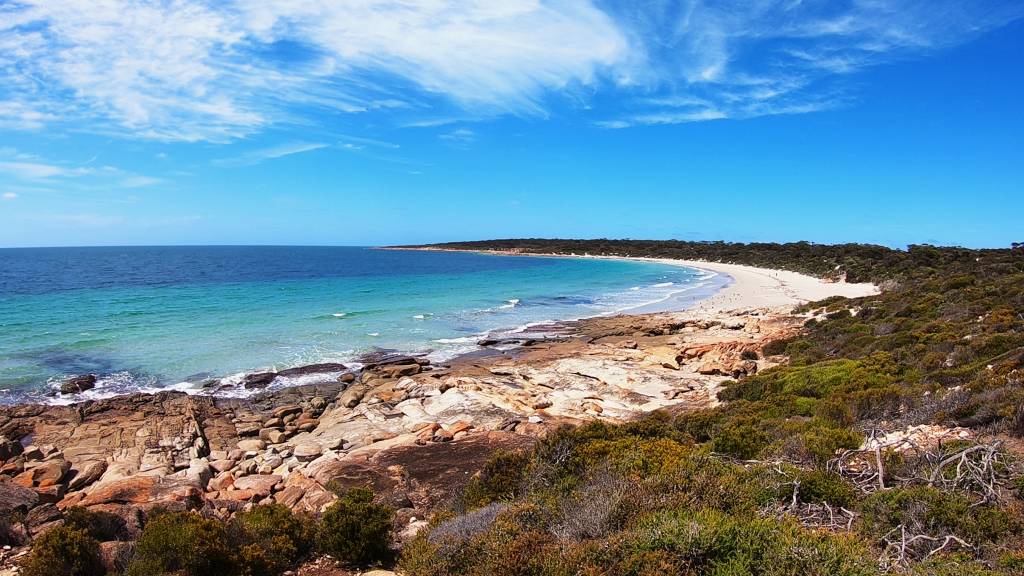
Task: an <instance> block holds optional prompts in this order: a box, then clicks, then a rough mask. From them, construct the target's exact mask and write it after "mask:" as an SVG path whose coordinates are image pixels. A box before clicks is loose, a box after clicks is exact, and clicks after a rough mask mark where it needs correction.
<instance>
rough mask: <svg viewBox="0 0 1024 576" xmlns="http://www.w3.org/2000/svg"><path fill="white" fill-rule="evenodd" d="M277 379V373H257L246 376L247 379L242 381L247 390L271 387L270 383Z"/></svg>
mask: <svg viewBox="0 0 1024 576" xmlns="http://www.w3.org/2000/svg"><path fill="white" fill-rule="evenodd" d="M274 378H277V373H276V372H257V373H255V374H246V376H245V378H244V379H242V386H244V387H245V388H246V389H251V388H266V387H267V386H270V383H271V382H273V381H274Z"/></svg>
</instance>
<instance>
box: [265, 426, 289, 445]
mask: <svg viewBox="0 0 1024 576" xmlns="http://www.w3.org/2000/svg"><path fill="white" fill-rule="evenodd" d="M287 438H288V435H287V434H285V433H284V431H282V430H278V429H277V428H264V429H262V430H260V440H263V441H265V442H267V443H269V444H280V443H281V442H284V441H285V439H287Z"/></svg>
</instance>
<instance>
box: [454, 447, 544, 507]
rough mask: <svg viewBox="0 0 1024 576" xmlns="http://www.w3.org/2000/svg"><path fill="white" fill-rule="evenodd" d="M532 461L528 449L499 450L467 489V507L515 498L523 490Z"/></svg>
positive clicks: (463, 498)
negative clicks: (524, 479)
mask: <svg viewBox="0 0 1024 576" xmlns="http://www.w3.org/2000/svg"><path fill="white" fill-rule="evenodd" d="M529 464H530V458H529V456H528V455H527V454H526V453H524V452H506V451H504V450H499V451H498V452H495V453H494V455H493V456H491V458H490V459H489V460H488V461H487V463H486V464H484V467H483V469H482V470H481V471H480V473H479V474H478V475H477V476H475V477H474V478H473V479H472V480H470V482H469V484H468V485H467V486H466V488H465V489H464V490H463V492H462V506H463V508H464V509H467V510H470V509H473V508H479V507H481V506H486V505H488V504H490V503H491V502H500V501H505V500H513V499H515V497H516V496H518V495H519V493H520V492H521V488H522V483H523V478H524V476H525V474H526V470H527V468H528V466H529Z"/></svg>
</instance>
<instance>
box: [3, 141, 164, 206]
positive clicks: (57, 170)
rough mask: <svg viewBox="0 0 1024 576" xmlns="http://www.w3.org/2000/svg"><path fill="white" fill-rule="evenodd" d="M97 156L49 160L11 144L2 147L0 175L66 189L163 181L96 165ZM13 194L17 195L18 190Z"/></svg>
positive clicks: (137, 185) (35, 185)
mask: <svg viewBox="0 0 1024 576" xmlns="http://www.w3.org/2000/svg"><path fill="white" fill-rule="evenodd" d="M96 159H97V157H95V156H94V157H93V158H91V159H90V160H88V161H87V162H84V163H77V164H74V163H68V162H49V161H47V160H45V159H43V158H38V157H36V156H33V155H31V154H26V153H24V152H19V151H18V150H16V149H14V148H10V147H3V148H0V175H6V176H8V177H9V178H11V179H13V180H14V181H20V182H22V183H24V184H26V185H29V186H31V187H33V189H35V190H43V189H42V188H39V186H40V185H43V186H46V185H53V186H58V187H60V188H62V189H66V190H104V191H111V190H117V189H126V188H143V187H147V186H155V185H158V184H161V183H163V182H164V181H163V180H162V179H160V178H155V177H152V176H146V175H143V174H137V173H135V172H130V171H128V170H124V169H122V168H118V167H116V166H106V165H103V166H96V165H93V164H94V162H95V160H96ZM14 197H17V195H16V194H15V196H14Z"/></svg>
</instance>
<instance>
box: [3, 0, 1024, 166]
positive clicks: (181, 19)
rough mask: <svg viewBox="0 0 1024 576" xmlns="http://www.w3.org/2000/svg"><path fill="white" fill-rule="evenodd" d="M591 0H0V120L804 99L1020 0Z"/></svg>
mask: <svg viewBox="0 0 1024 576" xmlns="http://www.w3.org/2000/svg"><path fill="white" fill-rule="evenodd" d="M596 2H597V0H547V1H543V2H541V1H538V0H507V1H504V2H493V1H491V0H468V1H459V2H455V1H444V0H436V1H429V2H394V1H393V0H364V1H360V2H336V1H332V0H304V1H303V2H284V1H274V0H235V1H234V2H207V1H205V0H175V1H173V2H166V1H161V0H107V1H105V2H95V1H92V0H21V1H19V2H15V3H0V129H16V130H38V129H40V128H43V127H45V126H49V125H53V124H57V125H65V126H67V127H69V128H74V129H79V130H88V131H92V132H100V133H109V134H116V135H118V136H121V137H127V138H143V139H157V140H177V141H212V142H228V141H233V140H236V139H239V138H242V137H245V136H247V135H250V134H253V133H256V132H259V131H262V130H265V129H267V128H268V127H271V126H280V125H298V126H308V125H310V124H315V123H321V124H322V123H325V122H326V121H327V120H326V118H329V117H332V115H354V114H359V115H368V114H381V115H388V119H389V120H392V121H393V122H394V124H396V125H400V126H412V127H437V126H442V125H447V124H452V123H455V122H458V121H465V120H466V119H469V118H487V117H493V116H494V115H499V114H507V113H508V114H517V115H534V116H537V117H546V116H547V114H548V111H549V110H548V109H549V107H550V106H551V105H552V100H553V98H552V96H553V95H556V94H557V95H564V96H566V98H565V101H566V102H569V103H570V106H574V107H575V108H576V109H577V110H578V111H580V114H581V115H583V116H584V117H585V118H588V119H589V120H591V121H595V122H597V123H598V124H599V125H601V126H605V127H611V128H621V127H625V126H630V125H635V124H652V123H664V122H692V121H699V120H702V119H703V120H710V119H716V118H720V117H728V118H747V117H753V116H761V115H768V114H780V113H797V112H798V111H801V110H805V111H806V110H819V109H824V108H828V107H830V106H836V105H841V104H842V103H844V102H847V101H848V100H849V99H848V97H847V95H846V94H847V92H848V87H847V86H845V84H844V78H846V77H848V76H849V75H850V74H853V73H855V72H857V71H860V70H863V69H864V68H866V67H869V66H873V65H876V64H879V63H883V62H887V61H891V60H893V59H897V58H906V57H915V56H919V55H923V54H928V53H931V52H933V51H935V50H938V49H942V48H946V47H949V46H953V45H957V44H961V43H963V42H966V41H969V40H970V39H972V38H974V37H976V36H978V35H980V34H983V33H985V32H987V31H989V30H992V29H994V28H996V27H999V26H1002V25H1005V24H1006V23H1008V22H1011V21H1013V20H1015V19H1018V18H1020V17H1022V15H1024V4H1021V3H1020V2H1006V1H998V0H976V1H971V2H965V1H963V0H931V1H927V2H925V1H922V0H850V1H849V2H841V3H840V2H824V1H820V0H812V1H808V0H803V1H801V0H759V1H757V2H710V1H705V0H676V1H671V0H664V1H657V2H642V3H634V2H621V3H609V2H601V3H596ZM583 101H585V102H583ZM581 102H582V105H580V103H581ZM392 115H393V116H392ZM459 118H461V119H462V120H458V119H459ZM344 142H347V143H348V144H351V145H373V144H371V143H369V142H359V141H356V140H354V139H351V138H349V139H346V140H344ZM271 157H273V156H268V157H267V158H271ZM264 159H266V158H264ZM257 161H259V160H257Z"/></svg>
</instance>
